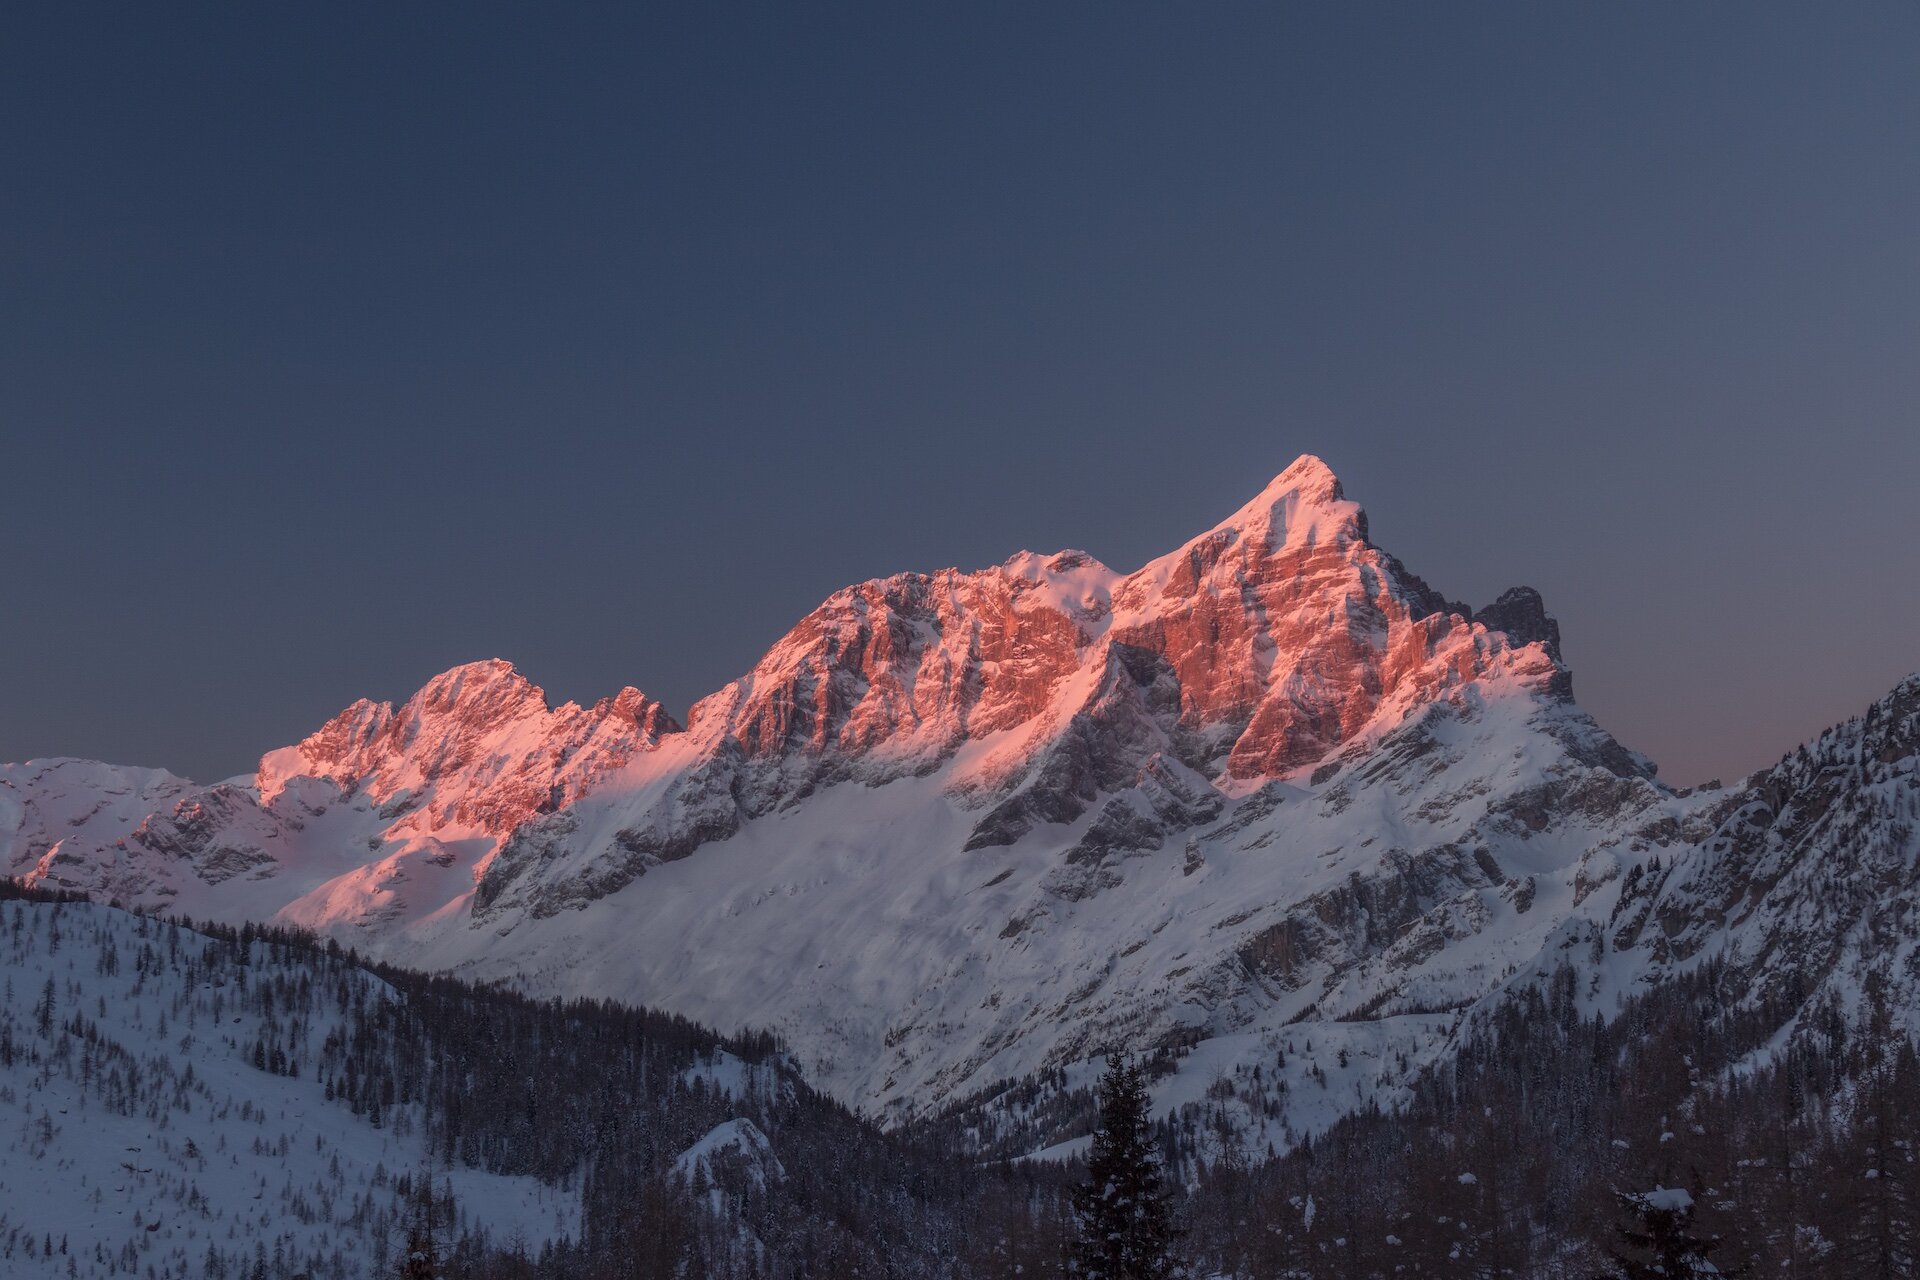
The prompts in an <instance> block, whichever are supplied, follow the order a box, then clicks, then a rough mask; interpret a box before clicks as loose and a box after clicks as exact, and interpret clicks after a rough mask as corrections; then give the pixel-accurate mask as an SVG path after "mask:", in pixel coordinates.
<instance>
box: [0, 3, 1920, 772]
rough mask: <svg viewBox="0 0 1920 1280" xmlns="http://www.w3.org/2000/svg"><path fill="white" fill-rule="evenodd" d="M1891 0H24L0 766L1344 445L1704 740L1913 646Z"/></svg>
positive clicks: (672, 693)
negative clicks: (1823, 0)
mask: <svg viewBox="0 0 1920 1280" xmlns="http://www.w3.org/2000/svg"><path fill="white" fill-rule="evenodd" d="M1916 67H1920V7H1916V6H1915V5H1914V4H1912V3H1911V2H1910V0H1899V2H1893V0H1889V2H1885V3H1859V4H1850V5H1843V6H1820V5H1805V4H1794V5H1786V6H1779V7H1772V6H1765V5H1749V6H1730V5H1681V6H1675V5H1670V4H1665V3H1661V4H1605V5H1597V4H1595V5H1579V6H1571V5H1538V4H1486V5H1431V4H1421V5H1411V6H1405V7H1400V6H1389V5H1381V4H1369V5H1361V6H1353V7H1348V6H1332V5H1320V4H1315V5H1310V6H1299V7H1284V6H1268V5H1261V6H1253V5H1245V6H1237V5H1207V6H1184V5H1183V6H1174V5H1168V6H1164V7H1132V6H1117V5H1109V4H1097V5H1096V4H1058V5H1044V6H1033V5H1028V4H1019V5H1007V6H992V5H968V6H923V5H898V4H889V5H880V6H876V7H873V8H867V9H855V8H847V7H840V6H831V7H823V6H813V5H791V4H784V3H783V4H778V5H774V6H770V7H768V8H765V9H751V8H744V7H738V8H736V7H710V6H676V7H669V6H645V7H643V6H626V5H622V6H610V7H607V8H605V9H599V8H592V7H581V6H546V5H540V6H533V5H529V6H526V7H524V8H522V9H520V10H517V11H516V10H508V9H504V8H496V7H492V6H485V7H482V6H448V7H445V8H430V7H428V6H424V5H418V6H416V5H380V6H369V7H366V8H359V9H356V8H352V7H349V6H342V5H308V6H291V5H235V6H232V7H231V8H224V9H213V8H199V7H194V6H186V5H124V6H103V5H91V4H84V3H76V4H73V5H65V4H61V5H31V6H29V5H17V6H11V7H10V8H9V9H8V10H7V12H6V15H5V16H4V17H0V140H3V142H4V157H5V175H6V176H5V179H4V181H0V442H3V443H4V446H5V451H4V454H0V457H4V458H5V460H6V463H7V465H6V469H5V475H6V481H7V482H6V485H5V500H4V503H3V504H0V535H4V537H5V540H6V547H7V556H6V560H5V563H6V565H7V571H6V578H5V584H6V589H5V592H4V595H3V596H0V600H4V605H3V606H0V607H3V609H4V612H3V613H0V621H3V622H4V625H3V626H0V758H4V759H21V758H25V757H29V756H36V755H54V754H73V755H87V756H96V757H101V758H106V759H110V760H116V761H122V762H127V763H141V764H158V765H165V766H167V767H169V768H172V769H174V770H176V771H179V772H183V773H186V774H188V775H190V776H194V777H199V778H203V779H210V778H213V777H218V776H223V775H227V774H232V773H237V772H241V771H243V770H247V769H250V768H251V767H252V764H253V762H254V760H255V758H256V757H257V756H258V755H259V753H260V752H261V751H263V750H265V749H267V748H270V747H274V746H277V745H280V744H283V743H287V742H291V741H294V740H296V739H298V738H299V737H300V736H302V735H303V734H305V733H306V732H308V731H310V730H311V729H312V728H314V727H316V726H317V725H318V724H319V723H320V722H321V721H323V720H324V719H325V718H326V717H327V716H329V715H330V714H332V713H333V712H334V711H335V710H337V709H338V708H339V707H340V706H342V705H343V704H345V703H346V702H348V701H350V700H351V699H353V698H355V697H359V696H362V695H367V696H373V697H381V698H394V699H398V698H401V697H404V696H405V695H406V694H408V693H409V692H411V691H412V689H413V688H415V687H416V686H417V685H418V684H420V683H421V682H422V681H423V680H424V679H425V678H426V677H428V676H429V675H431V674H432V673H434V672H436V671H438V670H440V669H442V668H445V667H447V666H449V665H452V664H454V663H456V662H461V661H465V660H469V659H473V658H479V657H489V656H494V655H499V656H503V657H508V658H511V659H513V660H514V661H515V662H516V663H517V664H519V666H520V668H521V670H522V671H524V672H526V673H527V674H528V675H529V676H530V677H531V678H532V679H534V680H535V681H537V682H539V683H541V684H542V685H544V686H545V687H546V688H547V689H548V691H549V692H550V694H552V695H554V696H555V697H556V699H558V698H577V699H581V700H589V699H591V698H593V697H596V696H599V695H601V694H603V693H607V692H610V691H612V690H613V689H615V688H617V687H618V686H620V685H621V684H623V683H633V684H637V685H640V686H641V687H642V688H644V689H646V690H647V691H649V692H650V693H654V694H656V695H657V696H660V697H663V698H664V699H665V700H666V701H667V703H668V705H669V706H670V707H671V708H672V709H673V710H674V711H675V712H676V713H684V711H685V709H686V706H687V704H688V703H689V702H690V701H691V700H692V699H693V698H695V697H697V696H699V695H700V694H702V693H705V692H708V691H710V690H712V689H713V688H715V687H717V686H718V685H720V684H722V683H724V682H725V681H726V680H727V679H729V678H731V677H732V676H734V675H736V674H738V673H739V672H741V671H743V670H744V669H745V668H746V667H747V666H748V665H750V664H751V663H752V661H753V660H754V659H755V658H756V657H758V656H759V654H760V653H761V652H762V651H763V650H764V649H765V648H766V646H767V645H768V644H770V643H771V642H772V641H773V640H774V639H776V638H777V637H778V636H779V635H780V634H781V633H782V632H783V631H784V630H785V629H786V628H787V627H788V626H789V625H790V624H791V623H792V622H793V620H794V619H796V618H797V617H799V616H800V615H801V614H803V613H804V612H806V611H807V610H808V609H809V608H810V607H812V605H813V604H815V603H816V602H817V601H818V600H819V599H820V598H822V597H823V596H825V595H826V594H827V593H829V592H830V591H832V590H833V589H835V588H837V587H839V586H841V585H844V584H846V583H848V582H851V581H856V580H858V579H861V578H864V577H868V576H872V575H877V574H883V573H889V572H894V571H897V570H902V569H932V568H938V567H941V566H944V565H950V564H957V565H960V566H963V567H977V566H980V565H985V564H991V563H996V562H998V561H1000V560H1002V559H1004V558H1005V557H1006V556H1007V555H1008V554H1009V553H1011V552H1013V551H1015V550H1018V549H1020V548H1027V547H1031V548H1035V549H1040V550H1052V549H1055V548H1058V547H1063V546H1078V547H1084V548H1085V549H1087V550H1089V551H1091V552H1093V553H1094V554H1095V555H1097V556H1099V557H1100V558H1101V559H1103V560H1105V561H1106V562H1107V563H1109V564H1111V565H1113V566H1114V567H1116V568H1120V569H1130V568H1133V567H1135V566H1137V565H1138V564H1140V563H1141V562H1143V561H1144V560H1146V559H1148V558H1149V557H1151V556H1153V555H1155V554H1158V553H1159V552H1161V551H1164V550H1167V549H1169V548H1171V547H1173V546H1175V545H1177V544H1178V543H1179V542H1181V541H1182V540H1184V539H1185V538H1186V537H1188V536H1190V535H1191V534H1193V533H1196V532H1198V531H1200V530H1202V529H1204V528H1206V527H1207V526H1208V525H1210V524H1212V523H1213V522H1214V521H1216V520H1218V519H1219V518H1221V517H1223V516H1225V515H1226V514H1227V513H1228V512H1230V511H1232V510H1233V509H1234V508H1235V507H1237V506H1238V505H1240V503H1242V502H1243V501H1245V500H1246V499H1247V498H1248V497H1249V496H1251V495H1252V494H1253V493H1254V492H1256V491H1257V490H1258V489H1259V488H1260V487H1261V486H1262V484H1263V483H1264V482H1265V481H1266V480H1267V479H1268V478H1269V477H1270V476H1271V475H1272V474H1273V473H1275V472H1277V471H1278V470H1280V469H1281V468H1282V467H1284V466H1285V465H1286V464H1287V463H1288V462H1289V461H1290V460H1291V459H1292V458H1293V457H1294V456H1295V455H1296V454H1298V453H1301V452H1307V451H1311V452H1315V453H1318V454H1320V455H1322V456H1323V457H1325V458H1326V459H1327V460H1328V462H1329V463H1330V464H1331V465H1332V466H1333V467H1334V469H1335V470H1336V471H1337V472H1339V473H1340V475H1341V476H1342V477H1343V479H1344V480H1345V482H1346V486H1347V491H1348V494H1349V496H1351V497H1354V498H1356V499H1358V500H1359V501H1361V502H1362V503H1364V504H1365V505H1366V506H1367V508H1368V511H1369V513H1370V516H1371V518H1372V528H1373V533H1374V536H1375V540H1376V541H1378V542H1379V543H1380V544H1381V545H1383V546H1385V547H1386V548H1387V549H1389V550H1391V551H1393V552H1395V553H1396V554H1398V555H1399V556H1400V557H1401V558H1402V559H1403V560H1405V561H1406V562H1407V563H1408V565H1409V566H1410V567H1412V568H1413V569H1414V570H1416V571H1417V572H1419V573H1421V574H1423V575H1424V576H1426V577H1427V578H1428V579H1429V580H1430V581H1432V582H1433V583H1434V585H1435V586H1437V587H1439V588H1441V589H1442V590H1444V591H1446V592H1447V593H1448V594H1449V595H1452V596H1455V597H1459V598H1465V599H1468V600H1470V601H1473V602H1474V603H1484V602H1485V601H1486V600H1488V599H1490V598H1491V597H1492V596H1493V595H1495V594H1496V593H1497V592H1498V591H1500V590H1501V589H1502V588H1504V587H1506V586H1509V585H1512V584H1514V583H1521V582H1524V583H1530V584H1532V585H1534V586H1537V587H1539V588H1540V589H1541V591H1543V592H1544V593H1545V595H1546V598H1547V603H1548V606H1549V608H1551V609H1552V610H1553V611H1554V612H1555V613H1556V614H1557V615H1558V616H1559V618H1560V620H1561V623H1562V627H1563V630H1564V633H1565V636H1566V644H1565V648H1566V653H1567V656H1568V659H1569V661H1570V662H1571V664H1572V666H1573V668H1574V673H1575V689H1576V692H1577V693H1578V695H1579V697H1580V700H1581V701H1582V702H1583V703H1584V704H1585V705H1586V706H1587V707H1588V708H1589V709H1591V710H1592V711H1593V712H1594V713H1595V714H1596V716H1598V717H1599V719H1600V720H1601V722H1602V723H1603V724H1605V725H1607V726H1608V727H1609V728H1611V729H1612V730H1613V731H1614V732H1615V733H1616V734H1618V735H1619V736H1620V737H1621V738H1622V739H1623V740H1624V741H1626V742H1628V743H1629V744H1630V745H1633V746H1636V747H1639V748H1641V749H1643V750H1645V751H1647V752H1649V753H1650V754H1652V755H1653V756H1654V757H1655V759H1657V760H1659V761H1660V762H1661V764H1662V769H1663V773H1664V775H1665V776H1667V777H1669V778H1670V779H1672V780H1674V781H1676V782H1689V781H1696V780H1699V779H1701V778H1704V777H1706V776H1709V775H1713V774H1723V775H1726V776H1728V777H1732V776H1734V775H1736V774H1738V773H1740V772H1743V771H1745V770H1747V769H1750V768H1753V767H1756V766H1758V765H1761V764H1763V763H1766V762H1768V761H1770V760H1772V759H1774V758H1775V757H1777V756H1778V755H1779V754H1780V753H1781V752H1782V751H1784V750H1786V749H1787V748H1789V747H1791V746H1792V745H1793V744H1794V743H1796V742H1797V741H1799V740H1801V739H1802V738H1804V737H1806V736H1808V735H1809V734H1811V733H1812V732H1814V731H1817V730H1818V729H1819V728H1821V727H1822V726H1823V725H1825V724H1827V723H1829V722H1831V721H1834V720H1837V719H1839V718H1842V717H1844V716H1846V715H1849V714H1852V713H1854V712H1855V711H1857V710H1858V709H1860V708H1861V707H1862V706H1863V705H1864V704H1865V703H1866V702H1867V701H1869V700H1871V699H1872V698H1873V697H1875V696H1877V695H1878V694H1880V693H1881V692H1883V691H1884V690H1885V689H1886V688H1887V687H1888V686H1889V685H1891V684H1892V682H1893V681H1894V680H1896V679H1897V678H1898V677H1900V676H1901V675H1903V674H1904V673H1906V672H1908V671H1910V670H1913V669H1915V668H1920V592H1916V582H1917V581H1920V501H1917V500H1916V495H1917V494H1920V75H1916V74H1915V68H1916Z"/></svg>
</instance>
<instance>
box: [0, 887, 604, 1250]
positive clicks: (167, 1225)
mask: <svg viewBox="0 0 1920 1280" xmlns="http://www.w3.org/2000/svg"><path fill="white" fill-rule="evenodd" d="M0 956H4V958H5V959H4V969H5V975H6V978H5V982H4V984H3V985H0V1273H4V1274H5V1275H7V1276H10V1277H21V1278H22V1280H25V1278H26V1277H32V1276H47V1277H89V1276H108V1275H128V1274H140V1275H159V1276H167V1277H172V1276H182V1277H184V1276H201V1275H208V1274H220V1272H219V1271H217V1270H215V1266H216V1265H218V1266H220V1267H223V1268H224V1269H225V1273H226V1274H231V1275H240V1274H244V1273H245V1269H246V1268H248V1267H250V1266H251V1264H252V1262H253V1260H254V1257H255V1252H256V1249H257V1250H258V1251H259V1254H260V1256H262V1257H266V1258H270V1259H272V1260H273V1263H274V1266H275V1268H276V1271H275V1274H283V1273H284V1274H290V1273H293V1272H299V1273H304V1274H308V1275H312V1276H314V1277H316V1278H317V1277H323V1276H328V1277H331V1276H339V1277H349V1276H362V1275H368V1274H372V1272H373V1271H374V1270H375V1269H376V1263H377V1260H379V1259H381V1258H383V1257H384V1256H385V1249H386V1245H387V1243H388V1241H389V1240H390V1239H391V1238H394V1237H395V1236H396V1222H397V1221H399V1220H400V1217H401V1215H402V1214H403V1212H404V1204H403V1203H402V1202H401V1201H400V1200H399V1197H398V1193H397V1189H396V1180H397V1179H398V1178H399V1177H401V1176H403V1175H407V1174H409V1173H417V1172H418V1171H419V1170H421V1169H423V1168H425V1169H434V1170H435V1172H434V1177H435V1181H436V1185H437V1186H438V1185H441V1184H442V1183H444V1185H446V1186H449V1187H451V1189H452V1190H453V1193H454V1197H455V1206H456V1207H455V1210H454V1213H455V1219H454V1221H453V1222H451V1223H448V1224H447V1225H448V1227H449V1228H453V1227H457V1228H458V1229H459V1230H461V1231H477V1230H484V1231H485V1232H487V1233H489V1234H490V1235H491V1236H492V1237H493V1238H494V1239H495V1240H497V1241H501V1242H505V1241H507V1240H510V1239H514V1238H521V1239H525V1240H527V1241H529V1242H532V1243H533V1244H535V1245H536V1246H537V1244H538V1242H539V1241H542V1240H546V1239H551V1238H554V1237H556V1236H558V1237H565V1236H570V1235H571V1234H572V1233H573V1232H574V1230H575V1226H576V1224H577V1222H578V1218H579V1204H578V1199H577V1197H576V1196H570V1195H567V1194H565V1193H562V1192H558V1191H554V1190H551V1189H549V1188H546V1187H543V1186H542V1185H540V1184H539V1183H538V1182H536V1181H534V1180H533V1179H531V1178H508V1177H499V1176H495V1175H490V1174H486V1173H481V1172H479V1171H476V1170H472V1169H466V1168H460V1167H457V1166H456V1167H453V1168H436V1161H435V1159H434V1155H433V1153H432V1152H430V1151H429V1150H428V1149H427V1143H426V1138H425V1136H424V1133H423V1132H422V1131H421V1129H420V1127H419V1126H418V1124H417V1119H418V1115H417V1113H418V1108H417V1107H408V1106H394V1107H392V1108H390V1109H389V1110H388V1111H387V1112H386V1114H385V1116H384V1120H383V1121H382V1122H374V1123H369V1121H368V1120H367V1119H366V1118H364V1117H362V1116H361V1115H360V1114H359V1113H358V1112H357V1110H355V1111H350V1110H349V1108H348V1104H347V1100H346V1099H345V1098H344V1097H342V1098H340V1099H339V1100H338V1101H336V1100H334V1098H333V1097H332V1091H331V1089H330V1088H329V1087H328V1086H327V1085H326V1084H324V1083H323V1081H322V1080H321V1078H320V1076H319V1073H318V1072H317V1071H316V1069H315V1068H316V1065H317V1063H318V1061H319V1058H320V1050H321V1046H322V1045H323V1044H324V1043H325V1042H326V1041H327V1040H328V1038H329V1037H330V1036H332V1035H333V1034H334V1033H335V1032H336V1031H338V1030H340V1029H341V1027H342V1026H343V1025H344V1022H345V1019H344V1016H343V1011H344V1009H345V1007H346V1004H347V1001H346V1000H345V999H344V998H343V999H342V1000H341V1001H340V1002H339V1003H338V1004H337V1005H336V1003H335V1002H334V1001H333V1000H332V999H330V998H323V999H322V1000H320V1001H319V1002H317V1003H315V1002H311V1001H306V1002H303V1001H302V1000H301V999H299V998H290V996H291V995H292V993H295V992H301V991H303V989H304V991H305V992H311V991H312V989H313V988H314V987H315V986H316V985H318V986H320V987H321V988H322V989H323V990H325V989H326V988H328V987H329V986H330V985H331V984H335V983H338V984H341V986H342V990H352V991H354V992H357V993H358V998H359V999H360V1001H361V1002H362V1003H363V1004H364V1003H372V1004H374V1005H378V1004H379V1002H381V1001H385V1000H397V999H399V996H398V995H397V994H396V993H394V992H392V991H391V990H389V989H386V988H385V987H384V986H382V984H380V983H379V982H378V981H377V980H375V979H373V978H371V977H369V976H367V975H365V974H362V973H359V972H357V971H351V970H346V969H345V968H344V967H343V966H338V965H329V964H326V963H324V962H320V961H318V960H316V958H315V957H313V956H312V955H310V954H301V955H288V954H281V953H278V952H277V951H276V949H275V948H273V947H270V946H269V945H267V944H266V943H263V942H256V943H253V944H252V945H250V946H248V947H245V948H239V949H236V948H231V947H228V946H226V945H225V944H223V943H220V942H216V941H214V940H211V939H208V938H206V937H204V936H201V935H199V934H194V933H190V932H187V931H185V930H182V929H179V928H176V927H174V926H172V925H167V924H161V923H159V922H156V921H151V920H146V919H142V918H139V917H136V916H131V915H128V914H126V913H124V912H120V911H115V910H111V909H109V908H105V907H96V906H90V905H86V904H73V903H67V904H50V903H42V902H22V901H0ZM269 1047H270V1049H269ZM256 1048H259V1049H261V1051H262V1054H263V1056H262V1058H261V1059H260V1062H261V1063H262V1064H264V1065H256V1060H255V1058H254V1053H255V1050H256ZM268 1052H270V1053H271V1054H272V1055H274V1056H272V1057H267V1056H265V1055H266V1054H267V1053H268ZM280 1055H284V1057H282V1056H280ZM49 1245H51V1248H49ZM210 1259H211V1260H212V1261H210ZM282 1261H284V1263H285V1264H286V1265H285V1267H284V1268H281V1267H280V1263H281V1262H282Z"/></svg>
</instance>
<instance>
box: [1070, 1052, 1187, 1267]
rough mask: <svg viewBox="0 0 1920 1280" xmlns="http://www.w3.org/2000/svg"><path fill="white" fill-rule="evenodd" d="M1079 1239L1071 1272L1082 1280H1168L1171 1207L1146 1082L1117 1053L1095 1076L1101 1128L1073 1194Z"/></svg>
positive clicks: (1172, 1264) (1172, 1261) (1172, 1235)
mask: <svg viewBox="0 0 1920 1280" xmlns="http://www.w3.org/2000/svg"><path fill="white" fill-rule="evenodd" d="M1073 1205H1074V1210H1075V1213H1076V1215H1077V1216H1078V1218H1079V1226H1080V1234H1079V1238H1078V1239H1077V1240H1076V1241H1075V1242H1074V1244H1073V1248H1072V1253H1071V1256H1070V1258H1069V1263H1068V1266H1069V1270H1070V1271H1071V1273H1072V1274H1073V1275H1075V1276H1079V1277H1084V1280H1173V1278H1175V1277H1179V1276H1183V1275H1185V1274H1186V1272H1185V1269H1184V1268H1183V1267H1182V1266H1181V1265H1180V1264H1179V1262H1178V1261H1176V1260H1175V1258H1174V1253H1173V1244H1174V1238H1175V1232H1174V1226H1173V1207H1172V1204H1171V1203H1170V1201H1169V1199H1168V1195H1167V1188H1166V1185H1165V1182H1164V1180H1163V1178H1162V1176H1161V1167H1160V1153H1159V1151H1158V1150H1157V1149H1156V1147H1155V1145H1154V1141H1153V1128H1152V1118H1151V1116H1150V1114H1149V1112H1148V1101H1147V1086H1146V1081H1145V1080H1144V1079H1143V1078H1142V1077H1141V1074H1140V1069H1139V1068H1138V1067H1136V1066H1134V1065H1133V1064H1132V1063H1131V1062H1128V1061H1126V1060H1125V1059H1123V1058H1121V1057H1120V1056H1119V1055H1118V1054H1115V1055H1114V1056H1113V1057H1110V1058H1108V1059H1107V1070H1106V1074H1105V1075H1103V1076H1101V1078H1100V1128H1099V1129H1098V1131H1096V1132H1095V1133H1094V1135H1093V1150H1092V1152H1091V1153H1090V1154H1089V1155H1088V1157H1087V1181H1086V1183H1085V1184H1084V1185H1082V1186H1080V1187H1078V1188H1076V1189H1075V1191H1074V1197H1073Z"/></svg>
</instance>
